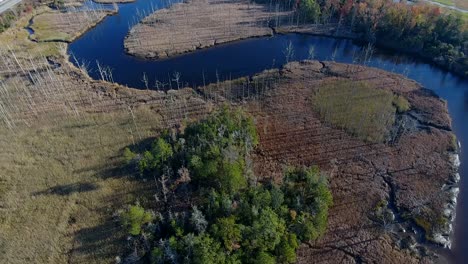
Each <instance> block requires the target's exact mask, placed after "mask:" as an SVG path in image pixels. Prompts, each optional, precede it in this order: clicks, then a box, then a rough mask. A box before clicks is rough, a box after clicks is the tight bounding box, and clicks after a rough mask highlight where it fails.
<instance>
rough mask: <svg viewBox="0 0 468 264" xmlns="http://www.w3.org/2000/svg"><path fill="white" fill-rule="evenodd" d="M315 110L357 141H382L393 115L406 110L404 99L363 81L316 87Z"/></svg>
mask: <svg viewBox="0 0 468 264" xmlns="http://www.w3.org/2000/svg"><path fill="white" fill-rule="evenodd" d="M312 104H313V107H314V109H315V110H316V111H317V112H318V113H319V114H320V116H321V117H322V118H323V119H324V120H325V121H326V122H328V123H331V124H332V125H334V126H337V127H340V128H343V129H345V130H347V131H348V132H350V133H351V134H353V135H355V136H357V137H358V138H361V139H364V140H368V141H371V142H381V141H383V140H384V139H385V137H386V136H387V135H388V132H389V130H390V128H391V126H392V125H393V123H394V121H395V112H396V111H397V108H398V111H400V112H404V111H406V110H408V109H409V104H408V102H407V101H406V99H404V98H402V97H397V96H395V95H393V93H392V92H389V91H385V90H381V89H375V88H374V87H370V86H369V85H368V84H366V83H365V82H350V81H334V82H331V83H325V84H324V85H323V86H321V87H320V88H318V89H317V90H316V92H315V93H314V95H313V97H312Z"/></svg>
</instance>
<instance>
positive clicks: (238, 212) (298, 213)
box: [122, 108, 332, 263]
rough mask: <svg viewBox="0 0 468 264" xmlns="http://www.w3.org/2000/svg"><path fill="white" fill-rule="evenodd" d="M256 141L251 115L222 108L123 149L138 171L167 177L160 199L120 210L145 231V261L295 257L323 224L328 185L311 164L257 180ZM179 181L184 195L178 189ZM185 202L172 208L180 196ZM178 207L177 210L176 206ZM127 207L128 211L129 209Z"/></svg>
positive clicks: (133, 228) (136, 231) (131, 228)
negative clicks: (151, 208) (150, 206)
mask: <svg viewBox="0 0 468 264" xmlns="http://www.w3.org/2000/svg"><path fill="white" fill-rule="evenodd" d="M257 144H258V136H257V134H256V130H255V126H254V124H253V121H252V119H250V118H248V117H247V116H246V115H245V114H244V113H243V112H241V111H231V110H228V109H227V108H224V109H222V110H221V111H219V112H216V113H214V114H212V115H210V116H209V117H208V118H206V119H205V120H202V121H200V122H197V123H194V124H191V125H189V126H188V127H187V128H186V129H185V130H184V131H183V133H176V134H172V135H170V134H169V133H168V134H165V135H163V136H162V137H160V138H157V139H156V140H155V141H154V143H153V144H152V146H151V148H150V149H149V150H147V151H144V152H142V153H134V152H132V151H130V150H126V151H125V157H126V159H127V160H128V161H130V162H132V161H133V162H134V164H135V163H136V164H137V167H138V170H139V172H140V174H141V175H142V176H144V177H154V178H155V179H162V178H167V179H166V180H164V181H160V182H161V183H162V182H164V183H165V184H167V185H169V186H170V187H164V186H161V188H160V189H161V192H164V189H165V188H166V189H167V188H171V189H172V190H173V192H172V193H174V194H173V195H174V198H173V199H172V200H171V198H168V197H169V196H171V195H172V194H171V193H166V194H164V193H162V194H160V196H162V197H163V200H165V201H166V202H163V203H162V205H159V207H162V208H164V210H161V208H158V210H156V211H157V212H156V213H153V214H152V215H149V213H148V211H145V210H144V209H143V208H142V207H140V206H139V205H136V206H132V207H130V209H129V210H128V211H127V212H125V213H124V214H123V215H122V219H123V224H124V225H125V226H126V227H127V228H128V232H129V233H130V234H131V235H133V236H143V237H145V243H144V244H145V245H147V246H145V252H144V253H145V256H146V257H147V259H148V260H149V261H151V262H152V263H294V262H295V261H296V250H297V249H298V247H299V245H300V243H301V242H305V241H312V240H315V239H317V238H318V237H319V236H321V235H322V234H323V233H324V232H325V229H326V225H327V218H328V208H329V206H331V204H332V196H331V192H330V190H329V189H328V184H327V180H326V178H325V176H324V175H323V174H322V173H321V172H320V170H319V169H318V168H317V167H312V168H289V169H288V170H287V171H286V172H285V173H284V178H283V181H282V184H281V185H277V184H274V183H273V182H264V183H263V184H260V183H258V182H257V181H255V180H252V179H253V178H254V176H253V172H252V170H251V168H250V166H251V162H250V161H249V159H250V152H251V151H252V150H253V148H254V147H255V146H256V145H257ZM182 188H185V189H186V190H187V189H188V190H190V191H185V192H184V193H183V195H179V196H177V195H176V193H177V190H178V189H182ZM182 196H184V197H185V198H186V197H187V196H189V197H190V199H189V201H190V206H185V207H184V206H179V207H178V208H176V207H174V206H173V205H174V204H177V203H180V201H181V200H182V199H181V197H182ZM181 208H182V209H181ZM131 211H133V212H131Z"/></svg>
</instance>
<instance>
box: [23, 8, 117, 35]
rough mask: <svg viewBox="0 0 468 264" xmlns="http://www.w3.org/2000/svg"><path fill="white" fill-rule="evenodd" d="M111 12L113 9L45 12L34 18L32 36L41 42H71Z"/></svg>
mask: <svg viewBox="0 0 468 264" xmlns="http://www.w3.org/2000/svg"><path fill="white" fill-rule="evenodd" d="M111 13H112V12H111V11H96V12H91V11H89V12H86V11H81V12H59V11H49V12H44V13H41V14H39V15H37V16H35V17H34V18H33V23H32V25H31V28H32V29H33V30H34V35H32V36H31V38H33V39H34V40H36V41H39V42H50V41H61V42H71V41H73V40H74V39H75V38H76V37H78V36H80V35H81V33H82V32H84V31H86V30H87V29H88V28H90V27H93V26H95V25H96V24H97V23H99V22H100V21H101V20H102V19H104V18H105V17H106V16H107V15H108V14H111Z"/></svg>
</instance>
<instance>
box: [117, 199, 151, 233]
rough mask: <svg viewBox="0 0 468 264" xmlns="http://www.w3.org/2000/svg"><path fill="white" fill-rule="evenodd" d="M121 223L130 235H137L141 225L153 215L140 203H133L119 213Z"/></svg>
mask: <svg viewBox="0 0 468 264" xmlns="http://www.w3.org/2000/svg"><path fill="white" fill-rule="evenodd" d="M121 219H122V223H123V225H124V226H125V227H126V228H127V230H128V233H130V234H131V235H134V236H136V235H139V234H140V233H141V229H142V226H143V225H144V224H147V223H149V222H151V221H152V220H153V215H152V214H151V213H150V212H147V211H145V209H144V208H143V207H141V206H140V205H133V206H130V208H129V209H128V210H127V211H126V212H124V213H123V214H122V215H121Z"/></svg>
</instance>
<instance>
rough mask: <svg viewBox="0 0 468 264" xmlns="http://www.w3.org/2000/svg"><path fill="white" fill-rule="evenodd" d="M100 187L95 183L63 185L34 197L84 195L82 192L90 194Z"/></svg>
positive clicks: (40, 192) (37, 193)
mask: <svg viewBox="0 0 468 264" xmlns="http://www.w3.org/2000/svg"><path fill="white" fill-rule="evenodd" d="M98 188H99V187H98V186H97V185H95V184H93V183H89V182H79V183H72V184H63V185H57V186H54V187H51V188H49V189H46V190H43V191H39V192H35V193H33V195H61V196H68V195H71V194H73V193H82V192H90V191H94V190H97V189H98Z"/></svg>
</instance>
